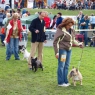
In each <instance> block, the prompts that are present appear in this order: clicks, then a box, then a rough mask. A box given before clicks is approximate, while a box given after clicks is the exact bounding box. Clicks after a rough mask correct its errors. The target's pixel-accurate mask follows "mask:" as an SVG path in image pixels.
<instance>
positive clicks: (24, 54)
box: [20, 46, 30, 62]
mask: <svg viewBox="0 0 95 95" xmlns="http://www.w3.org/2000/svg"><path fill="white" fill-rule="evenodd" d="M20 52H21V53H22V54H23V59H22V60H24V59H26V60H27V62H28V58H29V56H30V53H29V52H28V51H27V49H26V48H25V47H24V46H22V49H20Z"/></svg>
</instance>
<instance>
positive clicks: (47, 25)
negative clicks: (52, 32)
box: [44, 17, 51, 28]
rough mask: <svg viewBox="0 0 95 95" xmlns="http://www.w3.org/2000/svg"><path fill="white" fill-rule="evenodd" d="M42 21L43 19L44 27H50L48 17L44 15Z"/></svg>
mask: <svg viewBox="0 0 95 95" xmlns="http://www.w3.org/2000/svg"><path fill="white" fill-rule="evenodd" d="M44 21H45V27H46V28H49V27H50V22H51V19H50V18H49V17H44Z"/></svg>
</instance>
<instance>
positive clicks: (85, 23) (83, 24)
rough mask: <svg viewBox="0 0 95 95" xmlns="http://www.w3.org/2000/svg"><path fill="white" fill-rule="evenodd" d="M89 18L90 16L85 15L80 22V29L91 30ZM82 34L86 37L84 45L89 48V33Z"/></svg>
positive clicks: (83, 32) (82, 32)
mask: <svg viewBox="0 0 95 95" xmlns="http://www.w3.org/2000/svg"><path fill="white" fill-rule="evenodd" d="M89 22H90V21H89V18H88V15H85V16H84V18H82V19H81V21H80V29H88V28H89ZM80 34H82V35H84V43H85V46H88V32H87V31H81V32H80Z"/></svg>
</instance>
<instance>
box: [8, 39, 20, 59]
mask: <svg viewBox="0 0 95 95" xmlns="http://www.w3.org/2000/svg"><path fill="white" fill-rule="evenodd" d="M18 45H19V39H18V38H11V39H10V42H9V43H8V44H7V47H6V59H7V60H9V59H10V57H11V55H12V54H14V57H15V59H19V55H18Z"/></svg>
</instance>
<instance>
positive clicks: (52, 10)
mask: <svg viewBox="0 0 95 95" xmlns="http://www.w3.org/2000/svg"><path fill="white" fill-rule="evenodd" d="M28 10H29V12H30V13H31V14H34V13H35V12H39V11H43V10H44V11H48V12H49V13H52V14H57V13H58V12H61V13H62V15H78V13H79V11H81V10H74V11H72V10H71V11H68V10H55V9H28ZM82 11H83V14H85V15H86V14H87V15H89V16H90V15H91V13H95V10H82Z"/></svg>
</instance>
